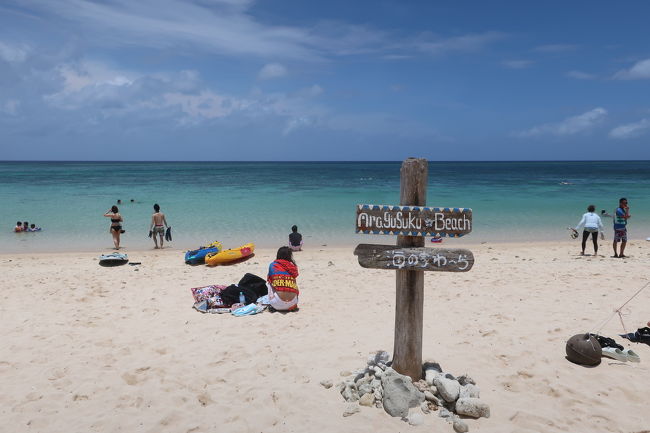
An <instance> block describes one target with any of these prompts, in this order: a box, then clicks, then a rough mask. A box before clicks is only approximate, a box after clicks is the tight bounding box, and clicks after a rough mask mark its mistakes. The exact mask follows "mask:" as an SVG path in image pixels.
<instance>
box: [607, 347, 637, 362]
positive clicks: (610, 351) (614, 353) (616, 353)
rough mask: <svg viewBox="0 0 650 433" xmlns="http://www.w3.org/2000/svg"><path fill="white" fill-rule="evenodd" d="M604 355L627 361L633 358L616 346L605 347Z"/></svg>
mask: <svg viewBox="0 0 650 433" xmlns="http://www.w3.org/2000/svg"><path fill="white" fill-rule="evenodd" d="M603 356H606V357H608V358H612V359H615V360H617V361H621V362H626V361H628V360H630V361H631V359H629V358H628V356H627V355H626V354H625V353H624V352H623V351H622V350H621V349H617V348H615V347H603Z"/></svg>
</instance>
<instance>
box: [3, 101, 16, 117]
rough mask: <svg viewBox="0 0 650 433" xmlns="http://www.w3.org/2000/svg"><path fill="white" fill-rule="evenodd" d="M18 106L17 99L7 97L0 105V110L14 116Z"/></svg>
mask: <svg viewBox="0 0 650 433" xmlns="http://www.w3.org/2000/svg"><path fill="white" fill-rule="evenodd" d="M18 107H20V101H18V100H17V99H9V100H8V101H5V103H4V104H2V105H1V106H0V111H1V112H3V113H6V114H9V115H11V116H15V115H16V114H17V113H18Z"/></svg>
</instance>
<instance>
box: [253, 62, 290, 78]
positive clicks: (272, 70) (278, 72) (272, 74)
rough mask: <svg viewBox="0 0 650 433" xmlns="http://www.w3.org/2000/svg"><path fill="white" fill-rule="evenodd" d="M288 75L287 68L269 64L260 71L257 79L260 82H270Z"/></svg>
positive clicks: (277, 64)
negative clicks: (272, 79)
mask: <svg viewBox="0 0 650 433" xmlns="http://www.w3.org/2000/svg"><path fill="white" fill-rule="evenodd" d="M285 75H287V68H285V67H284V66H283V65H281V64H280V63H267V64H266V65H264V66H263V67H262V69H260V72H259V73H258V74H257V77H258V78H259V79H260V80H270V79H271V78H279V77H284V76H285Z"/></svg>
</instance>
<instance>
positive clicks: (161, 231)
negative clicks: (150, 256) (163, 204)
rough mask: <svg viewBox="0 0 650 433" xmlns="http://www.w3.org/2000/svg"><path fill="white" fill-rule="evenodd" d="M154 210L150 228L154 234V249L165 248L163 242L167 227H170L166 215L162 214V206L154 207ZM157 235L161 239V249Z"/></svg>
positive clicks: (156, 205) (155, 205)
mask: <svg viewBox="0 0 650 433" xmlns="http://www.w3.org/2000/svg"><path fill="white" fill-rule="evenodd" d="M153 210H154V213H153V215H151V227H149V230H150V231H151V232H152V233H153V243H154V245H155V247H154V248H155V249H158V248H162V247H163V241H164V240H165V227H168V225H167V219H166V218H165V214H164V213H162V212H160V206H159V205H158V203H156V204H154V205H153ZM156 235H158V236H159V238H160V247H158V239H156Z"/></svg>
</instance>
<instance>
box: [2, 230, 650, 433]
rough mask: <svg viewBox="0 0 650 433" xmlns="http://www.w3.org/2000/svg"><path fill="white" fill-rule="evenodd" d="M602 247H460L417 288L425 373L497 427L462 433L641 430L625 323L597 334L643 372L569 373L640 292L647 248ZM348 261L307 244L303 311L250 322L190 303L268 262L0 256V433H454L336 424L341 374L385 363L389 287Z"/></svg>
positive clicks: (380, 421)
mask: <svg viewBox="0 0 650 433" xmlns="http://www.w3.org/2000/svg"><path fill="white" fill-rule="evenodd" d="M608 235H609V233H608ZM385 239H386V241H385V243H392V242H393V238H392V237H388V238H385ZM105 241H106V242H105V244H106V245H108V244H109V242H110V241H109V239H108V234H106V239H105ZM468 241H469V240H468ZM443 245H444V246H452V245H453V243H452V242H450V241H449V242H448V241H445V242H444V243H443ZM600 245H601V247H600V248H601V250H600V252H601V254H603V255H602V256H599V257H592V256H584V257H582V256H580V255H579V243H578V241H573V242H571V241H561V242H527V243H525V242H519V243H492V242H483V243H480V242H477V243H475V244H471V243H468V242H466V243H464V244H463V248H468V249H470V250H471V251H473V253H474V256H475V259H476V263H475V265H474V268H473V269H472V270H471V271H470V272H467V273H444V272H427V273H426V274H425V282H424V291H425V300H424V341H423V357H424V358H425V359H426V360H435V361H436V362H438V363H440V365H441V366H442V368H443V369H444V370H445V371H447V372H450V373H452V374H454V375H460V374H463V373H467V374H469V375H470V376H471V377H473V378H474V380H475V381H476V383H477V384H478V386H479V387H480V389H481V399H482V400H484V401H485V402H487V403H488V404H489V405H490V409H491V417H490V418H487V419H486V418H481V419H478V420H473V419H467V420H466V422H467V424H468V426H469V429H470V432H495V433H496V432H566V431H576V432H621V433H639V432H642V431H647V430H649V429H650V417H648V413H647V401H648V387H647V384H648V383H649V381H650V346H648V345H644V344H633V343H630V342H628V341H627V340H624V339H622V338H620V337H618V336H617V334H619V333H623V332H624V331H623V326H622V324H621V322H620V321H619V319H618V316H617V317H614V318H612V319H611V320H610V321H609V322H607V323H606V325H605V326H604V327H603V328H602V330H601V333H602V334H603V335H606V336H609V337H613V338H615V339H616V341H617V342H618V343H619V344H622V345H623V346H625V347H626V348H631V349H633V350H634V351H635V352H636V353H638V354H639V356H640V357H641V362H640V363H622V362H618V361H614V360H610V359H607V358H603V360H602V362H601V364H600V365H598V366H597V367H594V368H586V367H582V366H579V365H576V364H572V363H570V362H569V361H567V360H566V359H565V343H566V341H567V339H568V338H569V337H571V336H572V335H574V334H578V333H583V332H586V331H589V330H592V331H595V330H596V328H597V327H598V325H599V324H600V323H601V322H603V321H604V320H605V319H607V318H609V317H610V316H611V315H612V312H613V310H614V309H615V308H617V307H619V306H620V305H622V304H623V303H624V302H625V301H626V300H627V299H628V298H630V297H631V296H632V295H633V294H634V293H635V292H636V291H637V290H638V289H639V288H641V287H642V286H644V285H645V284H646V283H647V282H648V281H649V280H648V275H647V263H648V258H649V257H650V251H649V250H648V246H649V245H650V243H648V242H646V241H637V240H634V241H631V242H630V243H629V244H628V247H627V250H626V253H627V254H628V255H629V256H630V257H629V258H627V259H615V258H610V255H611V238H608V240H606V241H601V242H600ZM590 248H591V245H590V244H589V245H588V248H587V251H588V252H589V251H590ZM353 249H354V245H347V246H335V247H333V246H320V245H319V244H307V245H306V247H305V250H304V251H302V252H299V253H296V254H295V259H296V262H297V264H298V267H299V269H300V277H299V279H298V284H299V286H300V289H301V292H300V310H299V311H298V312H293V313H289V314H280V313H270V312H263V313H261V314H258V315H255V316H247V317H234V316H231V315H227V314H223V315H218V314H201V313H199V312H197V311H195V310H194V309H193V308H192V304H193V299H192V296H191V293H190V288H192V287H199V286H205V285H209V284H226V285H227V284H231V283H236V282H237V281H238V280H239V279H240V278H241V277H242V276H243V275H244V273H246V272H250V273H253V274H256V275H259V276H261V277H266V272H267V268H268V264H269V263H270V262H271V261H272V259H274V258H275V249H270V248H262V249H258V250H257V251H256V252H255V256H254V257H252V258H250V259H249V260H247V261H245V262H242V263H239V264H236V265H232V266H218V267H213V268H209V267H206V266H188V265H185V264H184V263H183V251H182V250H180V249H173V248H168V249H163V250H152V249H141V250H128V249H127V250H126V251H125V252H127V253H128V254H129V258H130V260H131V261H132V262H141V264H140V265H135V266H131V265H125V266H120V267H108V268H106V267H101V266H99V265H98V261H97V256H98V253H97V252H92V253H91V252H78V251H77V252H74V251H67V252H39V253H20V254H15V253H14V254H2V255H0V275H2V276H1V277H0V281H1V284H0V287H1V289H0V290H1V293H0V296H1V299H2V302H0V325H1V327H2V330H3V339H2V345H0V382H1V383H2V393H0V425H2V426H4V427H3V429H6V430H7V431H11V432H13V433H18V432H43V433H47V432H52V433H54V432H68V433H74V432H79V433H81V432H84V433H85V432H117V431H124V432H152V433H153V432H208V431H223V432H292V431H314V432H325V431H347V432H368V431H374V432H396V431H401V432H420V431H421V432H424V431H428V432H431V431H439V432H453V429H452V426H451V424H448V423H446V422H445V421H444V420H443V419H442V418H439V417H438V414H437V412H432V413H431V414H429V415H426V416H424V423H423V424H422V425H420V426H410V425H408V424H406V423H405V422H404V421H401V420H400V419H399V418H391V417H390V416H389V415H387V414H386V413H385V412H384V411H383V410H382V409H377V408H368V407H362V408H361V411H360V412H359V413H356V414H354V415H352V416H350V417H343V416H342V414H343V412H344V410H345V408H346V406H347V403H346V402H345V401H344V400H343V398H342V397H341V395H340V394H339V392H338V391H337V387H336V384H337V383H338V382H340V381H341V380H342V379H343V377H342V376H341V372H345V371H348V372H349V371H354V370H356V369H360V368H363V367H364V366H365V363H366V360H367V358H368V354H369V353H371V352H374V351H377V350H380V349H384V350H387V351H389V352H391V353H392V351H393V330H394V308H395V272H394V271H386V270H375V269H364V268H361V267H360V266H359V264H358V263H357V259H356V257H354V256H353V254H352V251H353ZM108 251H109V250H108V249H107V248H106V252H108ZM648 305H650V289H646V290H644V291H643V292H641V293H640V294H639V295H638V296H637V297H636V298H635V299H634V300H633V301H632V302H631V303H630V304H628V305H627V306H626V308H625V309H624V310H623V312H624V316H623V320H624V323H625V326H626V328H627V331H628V332H630V331H634V330H636V328H638V327H642V326H645V324H646V322H647V321H648V320H650V311H649V310H648V308H647V307H648ZM323 380H331V381H332V382H333V383H334V384H335V386H334V387H332V388H330V389H325V388H324V387H323V386H322V385H320V382H321V381H323Z"/></svg>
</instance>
